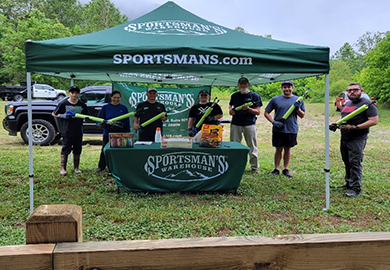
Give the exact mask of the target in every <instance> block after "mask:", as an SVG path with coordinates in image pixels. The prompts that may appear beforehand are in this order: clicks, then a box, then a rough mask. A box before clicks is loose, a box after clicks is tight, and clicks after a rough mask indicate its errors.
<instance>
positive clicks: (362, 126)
mask: <svg viewBox="0 0 390 270" xmlns="http://www.w3.org/2000/svg"><path fill="white" fill-rule="evenodd" d="M378 120H379V117H378V115H376V116H372V117H368V120H367V121H366V122H364V123H361V124H359V125H357V126H358V127H359V129H365V128H369V127H372V126H375V125H376V124H378Z"/></svg>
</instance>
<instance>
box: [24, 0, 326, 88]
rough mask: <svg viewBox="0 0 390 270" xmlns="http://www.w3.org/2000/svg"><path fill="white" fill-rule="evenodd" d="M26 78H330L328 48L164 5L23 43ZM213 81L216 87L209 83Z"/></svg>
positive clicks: (205, 81)
mask: <svg viewBox="0 0 390 270" xmlns="http://www.w3.org/2000/svg"><path fill="white" fill-rule="evenodd" d="M25 45H26V67H27V71H28V72H37V73H42V74H47V75H55V76H60V77H63V78H72V77H73V78H75V79H83V80H105V81H106V80H112V81H122V82H123V81H128V82H146V83H154V82H159V83H173V84H198V85H210V84H213V85H231V86H235V85H236V83H237V78H238V77H239V76H240V74H245V76H246V77H248V78H249V79H250V82H251V84H260V83H268V82H273V81H280V80H284V79H291V78H301V77H307V76H313V75H316V74H325V73H328V71H329V48H327V47H317V46H308V45H302V44H296V43H289V42H283V41H278V40H273V39H268V38H264V37H260V36H255V35H250V34H246V33H242V32H239V31H235V30H231V29H228V28H225V27H223V26H220V25H217V24H214V23H212V22H209V21H206V20H204V19H202V18H199V17H197V16H196V15H194V14H192V13H190V12H188V11H186V10H184V9H182V8H181V7H179V6H178V5H176V4H175V3H174V2H167V3H165V4H163V5H162V6H160V7H159V8H157V9H155V10H153V11H152V12H150V13H148V14H146V15H144V16H142V17H140V18H138V19H136V20H133V21H131V22H128V23H125V24H122V25H119V26H116V27H113V28H110V29H106V30H103V31H99V32H95V33H91V34H86V35H81V36H75V37H69V38H61V39H53V40H45V41H27V42H26V44H25ZM214 80H215V81H214Z"/></svg>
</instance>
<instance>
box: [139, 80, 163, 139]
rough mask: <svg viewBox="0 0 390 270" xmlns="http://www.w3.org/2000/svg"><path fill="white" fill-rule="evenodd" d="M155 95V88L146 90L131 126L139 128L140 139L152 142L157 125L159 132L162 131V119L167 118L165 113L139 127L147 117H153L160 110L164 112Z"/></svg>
mask: <svg viewBox="0 0 390 270" xmlns="http://www.w3.org/2000/svg"><path fill="white" fill-rule="evenodd" d="M157 95H158V94H157V89H156V88H154V87H151V88H148V89H147V90H146V97H147V100H146V101H144V102H141V103H139V104H138V105H137V109H136V113H135V115H134V118H133V127H134V129H135V130H139V140H140V141H150V142H154V135H155V133H156V129H157V128H158V127H159V128H160V129H161V133H163V128H162V125H163V121H165V120H167V115H166V114H165V115H164V116H162V117H161V118H160V119H157V120H156V121H154V122H152V123H150V124H149V125H147V126H146V127H142V128H140V127H141V125H142V123H144V122H146V121H148V120H149V119H151V118H153V117H155V116H156V115H158V114H160V113H162V112H166V110H165V106H164V104H162V103H160V102H158V101H157V100H156V98H157Z"/></svg>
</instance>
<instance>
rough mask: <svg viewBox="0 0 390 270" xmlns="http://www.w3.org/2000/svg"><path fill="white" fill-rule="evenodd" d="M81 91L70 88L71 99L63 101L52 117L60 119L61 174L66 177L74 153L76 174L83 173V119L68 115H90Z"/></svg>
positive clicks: (76, 88) (74, 87)
mask: <svg viewBox="0 0 390 270" xmlns="http://www.w3.org/2000/svg"><path fill="white" fill-rule="evenodd" d="M79 95H80V89H79V88H78V87H77V86H71V87H70V88H69V98H67V99H64V100H63V101H61V102H60V103H59V104H58V105H57V108H56V109H55V110H54V111H53V112H52V115H53V116H54V117H56V118H59V119H60V127H61V135H62V149H61V169H60V174H61V175H63V176H65V175H67V172H66V165H67V162H68V155H69V154H70V153H71V152H73V167H74V172H75V173H77V174H79V173H81V171H80V169H79V165H80V155H81V151H82V142H83V119H82V118H74V117H72V116H71V115H69V114H67V113H66V112H67V111H71V112H72V113H80V114H88V108H87V105H85V103H84V102H82V101H80V100H79V99H78V98H79Z"/></svg>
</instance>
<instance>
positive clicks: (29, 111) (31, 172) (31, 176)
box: [27, 72, 34, 214]
mask: <svg viewBox="0 0 390 270" xmlns="http://www.w3.org/2000/svg"><path fill="white" fill-rule="evenodd" d="M31 99H32V98H31V73H30V72H27V100H28V107H27V117H28V159H29V170H28V177H29V179H30V214H32V212H33V211H34V167H33V166H34V165H33V147H32V146H33V143H32V103H31Z"/></svg>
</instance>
